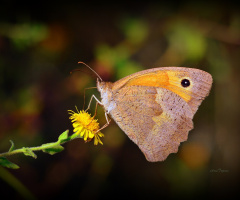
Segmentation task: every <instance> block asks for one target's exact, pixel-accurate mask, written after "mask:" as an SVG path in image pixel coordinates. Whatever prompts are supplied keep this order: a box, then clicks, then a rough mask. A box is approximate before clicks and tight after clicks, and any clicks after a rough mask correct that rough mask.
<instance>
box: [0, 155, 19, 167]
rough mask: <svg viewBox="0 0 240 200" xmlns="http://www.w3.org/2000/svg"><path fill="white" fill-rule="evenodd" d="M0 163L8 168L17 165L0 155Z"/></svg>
mask: <svg viewBox="0 0 240 200" xmlns="http://www.w3.org/2000/svg"><path fill="white" fill-rule="evenodd" d="M0 165H2V166H3V167H7V168H10V169H18V168H19V166H18V165H16V164H14V163H12V162H10V161H9V160H8V159H7V158H5V157H0Z"/></svg>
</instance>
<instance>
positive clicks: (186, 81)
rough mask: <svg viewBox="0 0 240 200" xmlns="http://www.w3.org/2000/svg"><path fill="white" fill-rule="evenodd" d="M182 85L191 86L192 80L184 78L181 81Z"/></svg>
mask: <svg viewBox="0 0 240 200" xmlns="http://www.w3.org/2000/svg"><path fill="white" fill-rule="evenodd" d="M181 85H182V86H183V87H189V86H190V81H189V80H188V79H183V80H182V81H181Z"/></svg>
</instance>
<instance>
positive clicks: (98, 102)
mask: <svg viewBox="0 0 240 200" xmlns="http://www.w3.org/2000/svg"><path fill="white" fill-rule="evenodd" d="M93 98H94V99H95V100H96V102H97V104H99V105H102V103H101V102H100V101H99V100H98V99H97V97H95V95H94V94H93V95H92V96H91V99H90V101H89V104H88V107H87V109H86V111H87V110H89V109H90V106H91V103H92V100H93Z"/></svg>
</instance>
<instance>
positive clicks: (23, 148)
mask: <svg viewBox="0 0 240 200" xmlns="http://www.w3.org/2000/svg"><path fill="white" fill-rule="evenodd" d="M63 143H64V142H63ZM63 143H62V144H63ZM57 144H59V143H58V142H55V143H50V144H49V145H44V146H43V145H41V146H38V147H27V148H28V149H30V150H31V151H42V150H44V149H49V148H52V147H54V146H56V145H57ZM25 149H26V147H22V148H20V149H15V150H13V151H11V152H4V153H0V157H7V156H12V155H14V154H18V153H24V151H25Z"/></svg>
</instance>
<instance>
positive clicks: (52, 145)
mask: <svg viewBox="0 0 240 200" xmlns="http://www.w3.org/2000/svg"><path fill="white" fill-rule="evenodd" d="M67 134H68V131H67V132H64V133H63V134H62V136H63V137H61V136H60V137H59V138H58V141H57V142H52V143H47V144H43V145H41V146H37V147H22V148H20V149H15V150H12V151H8V152H4V153H0V157H7V156H12V155H15V154H19V153H25V152H26V149H27V150H30V151H44V150H46V149H51V148H56V147H57V146H58V147H59V146H60V145H62V144H64V143H66V142H69V141H71V140H74V139H77V138H80V137H79V135H76V134H73V135H71V136H67Z"/></svg>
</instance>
